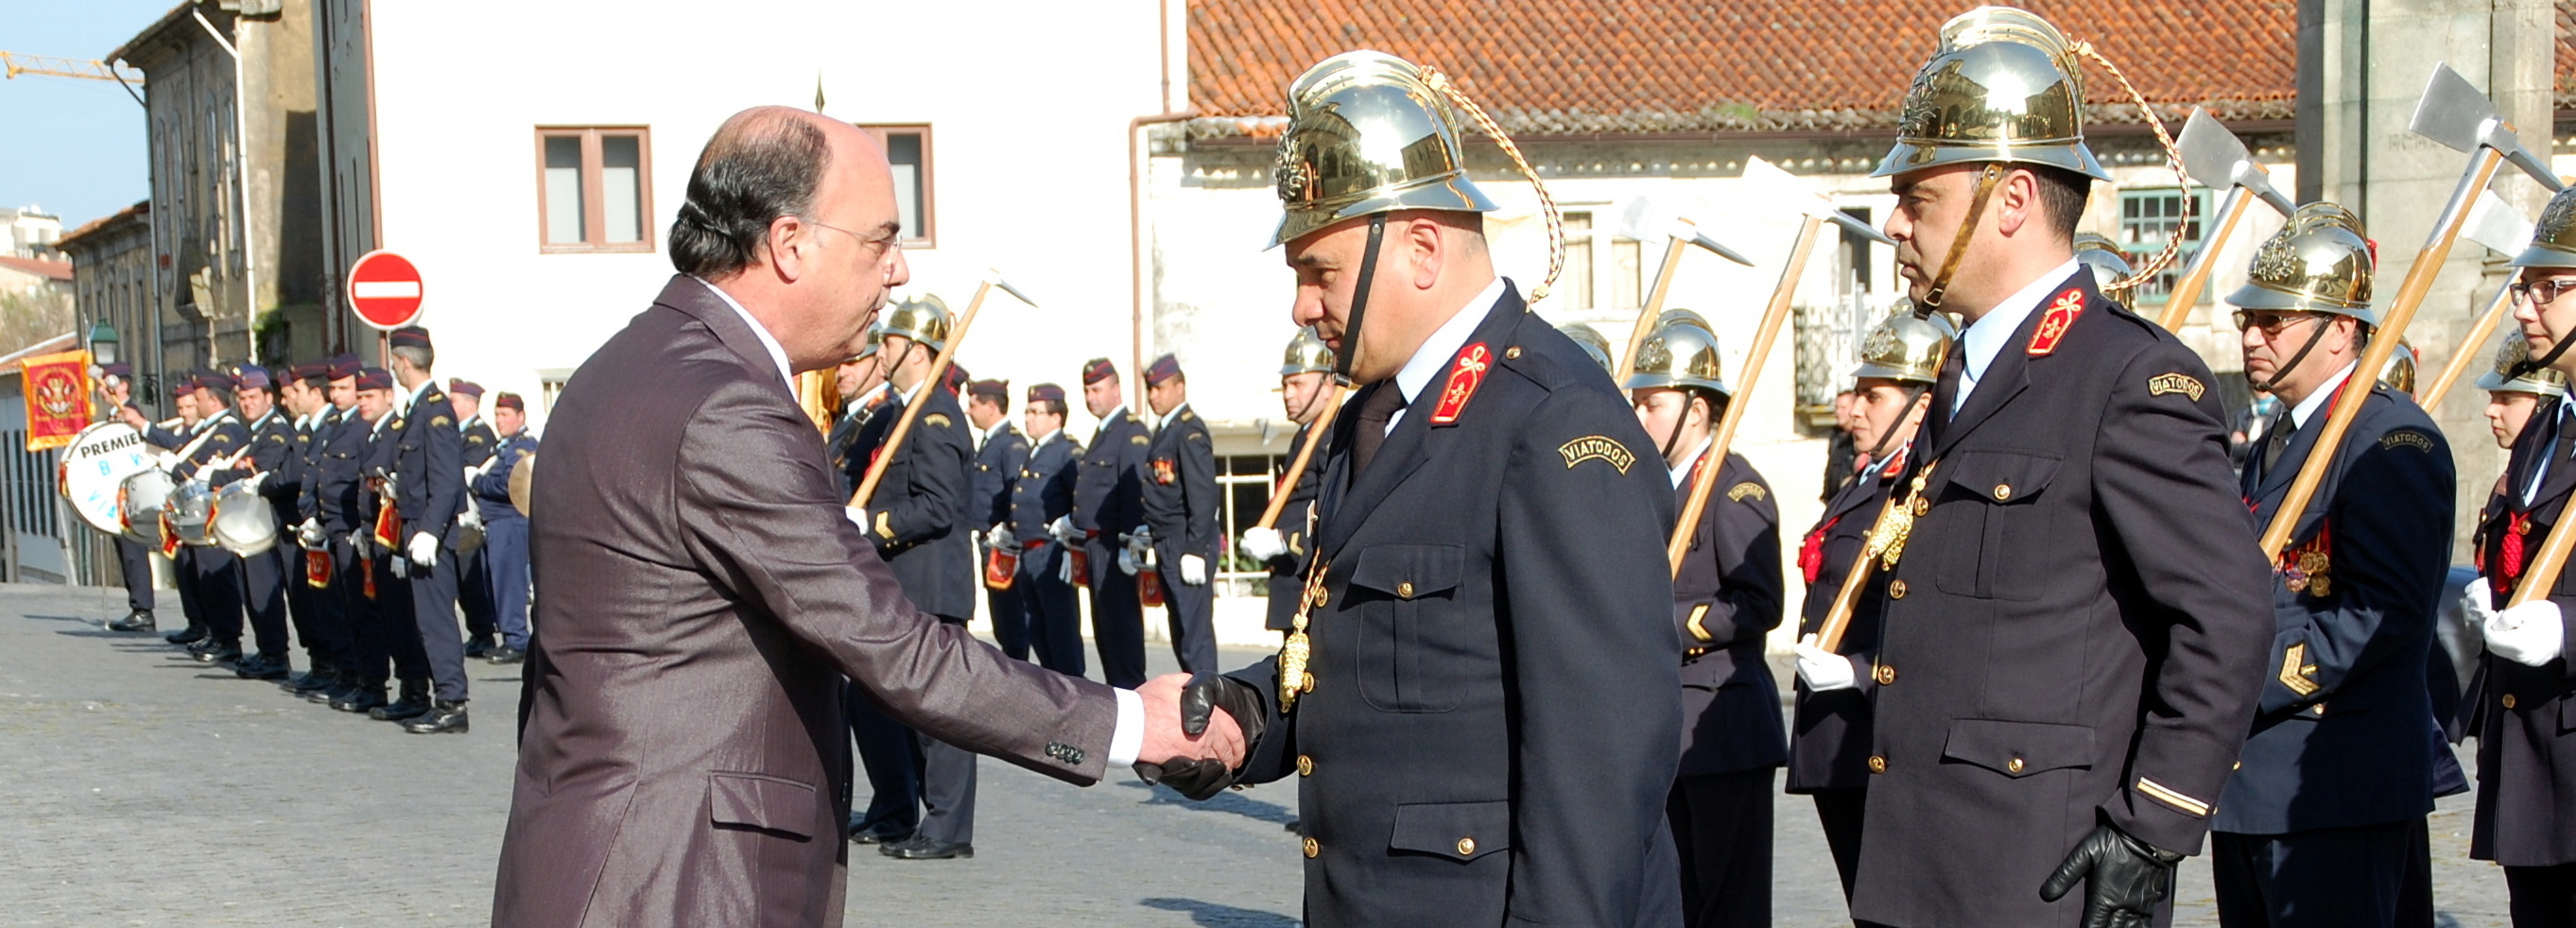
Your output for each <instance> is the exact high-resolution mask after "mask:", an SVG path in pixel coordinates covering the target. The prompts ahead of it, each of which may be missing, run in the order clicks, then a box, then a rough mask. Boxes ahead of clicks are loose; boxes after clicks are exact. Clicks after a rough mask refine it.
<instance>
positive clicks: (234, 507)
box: [206, 481, 277, 557]
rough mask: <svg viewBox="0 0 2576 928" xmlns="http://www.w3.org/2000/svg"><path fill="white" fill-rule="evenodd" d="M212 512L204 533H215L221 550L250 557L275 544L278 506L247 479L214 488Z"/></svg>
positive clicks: (265, 551) (213, 534) (265, 550)
mask: <svg viewBox="0 0 2576 928" xmlns="http://www.w3.org/2000/svg"><path fill="white" fill-rule="evenodd" d="M211 512H212V515H211V516H210V517H209V518H208V519H207V520H206V526H207V527H206V533H207V534H209V535H212V536H214V539H215V543H216V544H218V545H222V546H223V548H224V550H226V551H230V552H232V553H234V554H238V555H241V556H243V557H250V556H252V555H255V554H266V553H268V549H270V548H274V547H277V508H276V507H274V506H270V505H269V504H268V498H267V497H263V496H261V495H259V491H257V490H253V489H251V485H250V483H249V482H248V481H239V482H235V483H230V484H226V485H225V486H224V488H223V489H221V490H217V491H215V501H214V505H213V507H212V509H211Z"/></svg>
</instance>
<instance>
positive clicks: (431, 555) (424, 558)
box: [411, 532, 438, 567]
mask: <svg viewBox="0 0 2576 928" xmlns="http://www.w3.org/2000/svg"><path fill="white" fill-rule="evenodd" d="M411 560H412V563H414V564H418V565H420V566H422V567H436V566H438V537H437V536H435V535H431V534H430V533H428V532H413V533H412V536H411Z"/></svg>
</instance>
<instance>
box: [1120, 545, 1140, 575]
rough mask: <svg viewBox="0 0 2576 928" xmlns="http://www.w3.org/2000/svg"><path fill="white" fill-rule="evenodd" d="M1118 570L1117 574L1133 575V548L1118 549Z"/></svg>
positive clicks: (1134, 555)
mask: <svg viewBox="0 0 2576 928" xmlns="http://www.w3.org/2000/svg"><path fill="white" fill-rule="evenodd" d="M1118 570H1119V572H1121V573H1126V574H1134V573H1135V572H1136V549H1135V548H1133V547H1126V548H1120V549H1118Z"/></svg>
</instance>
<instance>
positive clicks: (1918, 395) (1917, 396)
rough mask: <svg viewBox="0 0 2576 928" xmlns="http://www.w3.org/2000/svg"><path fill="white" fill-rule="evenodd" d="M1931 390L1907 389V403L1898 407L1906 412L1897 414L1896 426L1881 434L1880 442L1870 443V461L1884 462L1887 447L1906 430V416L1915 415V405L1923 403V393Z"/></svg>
mask: <svg viewBox="0 0 2576 928" xmlns="http://www.w3.org/2000/svg"><path fill="white" fill-rule="evenodd" d="M1930 389H1931V388H1930V387H1907V388H1905V403H1904V405H1901V406H1898V407H1897V408H1899V409H1902V410H1905V411H1904V412H1900V413H1897V414H1896V422H1895V424H1893V425H1890V426H1888V428H1887V431H1885V432H1881V433H1879V436H1878V440H1877V441H1875V442H1872V443H1870V446H1869V459H1870V460H1872V461H1877V460H1883V459H1884V455H1886V454H1887V446H1888V445H1890V444H1894V443H1895V441H1896V433H1897V432H1899V431H1901V430H1903V429H1904V427H1905V417H1906V416H1910V415H1913V414H1914V404H1915V403H1918V402H1921V401H1922V400H1923V393H1924V391H1927V390H1930Z"/></svg>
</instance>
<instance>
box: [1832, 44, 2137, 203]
mask: <svg viewBox="0 0 2576 928" xmlns="http://www.w3.org/2000/svg"><path fill="white" fill-rule="evenodd" d="M1987 161H2002V162H2009V163H2016V164H2042V165H2047V166H2050V167H2055V168H2063V169H2065V170H2069V171H2074V172H2076V173H2078V174H2082V175H2084V176H2087V177H2091V178H2093V179H2095V180H2102V181H2107V180H2110V179H2111V174H2110V172H2109V171H2106V170H2103V168H2102V162H2101V161H2100V160H2098V159H2096V158H2094V157H2093V150H2092V149H2090V148H2087V147H2085V145H2084V80H2083V71H2082V69H2081V68H2080V67H2079V66H2078V65H2077V64H2076V60H2075V52H2074V50H2073V46H2072V43H2069V42H2068V41H2067V39H2066V35H2065V34H2064V33H2061V32H2059V31H2057V27H2055V26H2052V25H2049V23H2048V21H2047V20H2045V19H2041V18H2039V16H2038V15H2036V14H2033V13H2030V12H2028V11H2026V10H2018V9H2013V8H2011V7H2002V6H1981V7H1978V8H1976V9H1973V10H1969V11H1968V12H1965V13H1961V14H1959V15H1958V16H1956V17H1953V18H1951V20H1950V21H1949V22H1948V23H1946V24H1944V25H1942V27H1941V45H1940V47H1939V48H1938V49H1937V50H1935V51H1934V52H1933V54H1932V59H1931V60H1930V61H1926V62H1924V63H1923V69H1922V70H1920V71H1917V72H1915V74H1914V84H1913V85H1912V86H1910V87H1908V88H1906V91H1905V104H1904V108H1903V110H1902V111H1901V112H1900V113H1899V115H1898V117H1897V130H1896V147H1894V148H1891V149H1889V150H1888V152H1887V157H1886V158H1885V159H1882V160H1880V161H1879V163H1878V169H1877V170H1875V171H1872V172H1870V176H1871V177H1886V176H1888V175H1891V174H1902V173H1905V172H1907V171H1916V170H1921V169H1923V168H1929V167H1938V166H1940V165H1945V164H1968V163H1976V162H1987Z"/></svg>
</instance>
